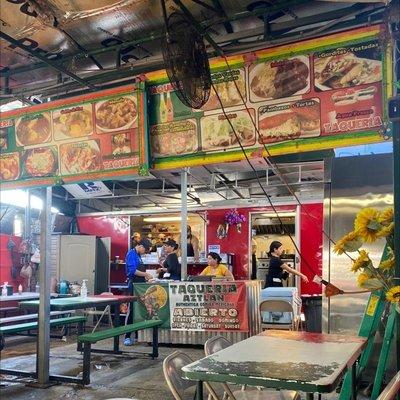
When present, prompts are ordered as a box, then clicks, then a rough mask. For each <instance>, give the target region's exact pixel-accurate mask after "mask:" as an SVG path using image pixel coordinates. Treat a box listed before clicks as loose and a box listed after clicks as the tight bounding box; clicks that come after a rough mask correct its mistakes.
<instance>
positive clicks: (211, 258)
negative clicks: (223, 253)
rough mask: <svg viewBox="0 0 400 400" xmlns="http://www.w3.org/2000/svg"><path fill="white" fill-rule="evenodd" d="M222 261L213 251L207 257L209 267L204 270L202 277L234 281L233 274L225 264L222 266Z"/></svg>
mask: <svg viewBox="0 0 400 400" xmlns="http://www.w3.org/2000/svg"><path fill="white" fill-rule="evenodd" d="M221 261H222V259H221V257H220V255H219V254H218V253H214V252H213V251H211V252H210V253H208V255H207V262H208V266H207V267H205V268H204V269H203V271H202V272H201V274H200V275H206V276H215V277H216V278H226V279H228V280H230V281H233V280H234V278H233V275H232V272H231V271H229V269H228V268H227V267H226V266H225V265H224V264H221Z"/></svg>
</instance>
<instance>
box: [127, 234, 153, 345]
mask: <svg viewBox="0 0 400 400" xmlns="http://www.w3.org/2000/svg"><path fill="white" fill-rule="evenodd" d="M133 245H134V247H133V248H132V249H130V250H129V251H128V253H126V257H125V265H126V267H125V268H126V270H125V272H126V279H127V282H128V290H129V294H131V295H133V285H134V283H138V282H146V281H148V280H149V279H152V276H151V275H150V274H148V273H147V272H146V266H145V265H144V264H143V261H142V255H143V254H145V253H146V252H148V251H149V250H150V245H149V242H148V241H146V240H139V241H136V242H133ZM132 323H133V310H132V304H129V308H128V312H127V315H126V318H125V325H127V324H132ZM133 343H134V341H133V340H132V339H131V333H130V332H129V333H127V334H126V335H125V340H124V345H125V346H132V345H133Z"/></svg>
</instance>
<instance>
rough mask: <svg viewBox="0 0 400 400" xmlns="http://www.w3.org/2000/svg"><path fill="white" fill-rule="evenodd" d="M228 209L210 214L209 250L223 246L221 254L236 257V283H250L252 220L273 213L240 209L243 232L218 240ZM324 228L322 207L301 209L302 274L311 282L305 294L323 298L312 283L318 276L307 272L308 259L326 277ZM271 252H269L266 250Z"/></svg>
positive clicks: (233, 230)
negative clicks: (212, 246) (254, 216)
mask: <svg viewBox="0 0 400 400" xmlns="http://www.w3.org/2000/svg"><path fill="white" fill-rule="evenodd" d="M294 209H295V207H294V206H282V207H277V210H279V211H294ZM226 211H228V209H224V210H212V211H208V212H207V219H208V220H209V224H208V226H207V247H208V245H210V244H217V245H218V244H219V245H220V246H221V253H234V254H235V261H234V266H233V273H234V275H235V278H236V279H248V277H249V268H250V262H249V237H250V232H249V228H250V227H249V222H248V221H249V216H250V213H251V212H260V211H264V212H271V211H272V210H271V208H269V207H264V208H260V207H258V208H239V209H238V211H239V213H240V214H243V215H244V216H245V217H246V222H245V223H243V224H242V232H241V233H239V232H237V230H236V227H234V226H230V227H229V232H228V236H227V237H226V238H224V239H218V238H217V235H216V232H217V228H218V225H219V224H223V223H224V222H223V221H224V215H225V213H226ZM322 224H323V206H322V204H321V203H317V204H306V205H302V206H301V207H300V251H301V253H302V256H303V259H302V260H301V262H300V271H301V272H302V273H303V274H305V275H307V277H308V278H309V280H310V282H309V283H307V284H304V283H302V285H301V294H319V293H321V289H322V288H321V286H320V285H318V284H316V283H314V282H312V279H313V277H314V273H313V272H312V271H311V270H310V268H307V265H306V263H305V262H304V259H305V260H306V261H307V262H308V264H310V266H311V268H312V269H313V270H314V271H315V272H318V273H319V275H320V276H321V274H322ZM265 250H267V249H265Z"/></svg>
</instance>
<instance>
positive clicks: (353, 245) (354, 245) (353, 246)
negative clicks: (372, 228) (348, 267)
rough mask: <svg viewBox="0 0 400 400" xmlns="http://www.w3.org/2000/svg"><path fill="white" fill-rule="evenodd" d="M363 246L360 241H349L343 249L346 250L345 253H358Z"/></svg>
mask: <svg viewBox="0 0 400 400" xmlns="http://www.w3.org/2000/svg"><path fill="white" fill-rule="evenodd" d="M362 244H363V242H362V241H361V240H360V239H356V240H349V241H348V242H346V243H345V244H344V246H343V248H344V249H345V251H348V252H350V253H351V252H353V251H357V250H358V249H359V248H360V247H361V246H362Z"/></svg>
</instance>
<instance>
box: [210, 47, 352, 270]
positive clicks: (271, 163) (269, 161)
mask: <svg viewBox="0 0 400 400" xmlns="http://www.w3.org/2000/svg"><path fill="white" fill-rule="evenodd" d="M219 50H220V51H219V52H220V55H221V57H222V58H223V59H224V62H225V64H226V66H227V68H228V71H229V73H230V75H231V77H232V81H233V83H234V85H235V88H236V91H237V92H238V94H239V96H240V99H241V102H242V103H243V105H244V107H245V109H246V112H247V113H248V115H249V117H250V119H251V121H252V124H253V126H254V129H255V131H256V133H257V135H258V136H259V130H258V128H257V125H256V122H255V119H254V118H255V117H254V118H253V115H252V113H251V112H250V110H249V108H248V105H247V103H246V100H245V99H244V97H243V94H242V92H241V90H240V88H239V86H238V84H237V82H236V80H235V79H234V74H233V71H232V68H231V66H230V64H229V62H228V59H227V57H226V56H225V54H224V53H223V51H222V49H219ZM211 85H212V89H213V90H214V92H215V94H216V96H217V99H218V102H219V103H220V106H221V109H222V112H223V114H224V117H225V118H226V119H227V121H228V123H229V125H230V128H231V129H232V131H233V133H234V135H235V138H236V140H237V142H238V143H239V146H240V149H241V151H242V153H243V155H244V157H245V159H246V161H247V163H248V164H249V166H250V167H251V169H252V170H253V172H254V173H255V176H256V180H257V183H258V185H259V186H260V188H261V190H262V191H263V193H264V194H265V196H266V198H267V200H268V203H269V204H270V206H271V208H272V210H273V212H274V213H275V214H276V217H277V219H278V221H279V224H280V227H281V229H282V230H283V232H284V233H285V234H286V235H287V236H288V237H289V238H290V240H291V242H292V243H293V245H294V247H295V249H296V251H297V253H298V255H299V257H300V259H301V260H302V261H303V262H304V264H305V266H306V267H307V268H308V269H309V270H310V271H311V272H312V273H314V275H317V276H318V275H319V274H318V273H317V272H316V271H315V270H314V269H313V268H312V267H311V265H310V264H309V262H308V261H307V259H306V258H305V257H304V256H303V254H302V253H301V251H300V249H299V248H298V246H297V243H296V242H295V240H294V239H293V237H292V236H291V234H290V233H289V232H288V231H287V229H286V228H285V226H284V224H283V221H282V219H281V218H280V216H279V213H278V211H277V209H276V207H275V206H274V204H273V202H272V201H271V199H270V196H268V194H267V192H266V190H265V188H264V186H263V184H262V183H261V181H260V177H259V176H258V172H257V170H256V169H255V168H254V166H253V164H252V163H251V162H250V159H249V157H248V155H247V153H246V150H245V149H244V147H243V145H242V143H241V139H240V136H239V135H238V133H237V132H236V130H235V127H234V126H233V124H232V122H231V121H230V118H229V116H228V115H227V113H226V110H225V107H224V105H223V102H222V100H221V98H220V96H219V93H218V90H217V88H216V87H215V85H214V83H212V84H211ZM263 147H264V150H265V152H266V154H267V157H265V158H264V159H265V161H266V162H267V164H268V165H269V166H270V167H271V169H272V170H273V171H274V172H275V173H276V175H278V177H279V178H280V180H281V181H282V183H283V184H284V185H285V187H286V188H287V189H288V191H289V193H290V194H291V195H292V196H293V198H294V199H295V200H296V202H297V204H298V205H300V206H301V205H302V203H301V201H300V199H299V198H298V196H297V194H296V193H295V192H294V190H293V189H292V188H291V187H290V184H289V183H288V181H287V180H286V179H285V177H284V175H283V174H282V173H281V171H280V170H279V167H278V165H277V163H275V162H274V161H273V160H272V156H271V153H270V151H269V149H268V147H267V146H266V145H265V143H263ZM302 212H304V214H305V215H306V216H307V217H308V218H310V219H313V220H314V221H316V222H317V224H318V225H319V227H320V228H321V231H322V233H323V235H324V236H325V237H326V238H327V239H328V240H329V242H330V243H332V244H333V245H336V242H335V241H334V240H333V239H332V238H331V236H330V235H329V234H328V233H327V232H326V231H325V230H324V229H323V227H322V225H321V223H320V222H319V220H318V219H317V218H316V217H315V216H313V215H312V214H310V213H309V212H308V210H307V209H306V208H304V209H303V210H302ZM344 254H346V256H347V257H349V258H350V259H351V260H352V261H354V259H353V258H352V257H351V256H350V255H349V254H348V253H347V252H344Z"/></svg>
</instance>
